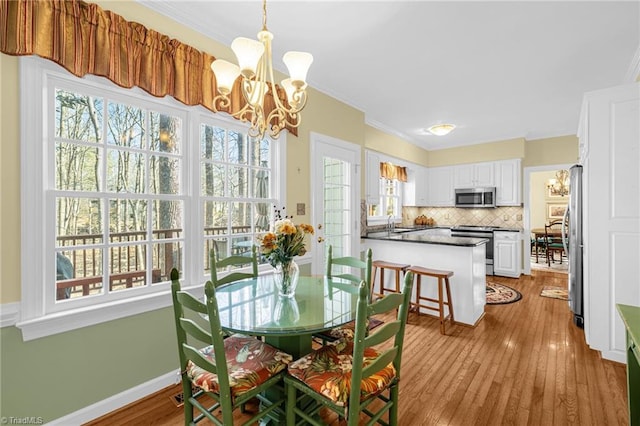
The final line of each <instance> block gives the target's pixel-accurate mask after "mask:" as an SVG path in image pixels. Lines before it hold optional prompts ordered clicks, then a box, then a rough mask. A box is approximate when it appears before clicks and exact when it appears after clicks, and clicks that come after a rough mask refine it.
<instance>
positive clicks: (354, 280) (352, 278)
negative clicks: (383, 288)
mask: <svg viewBox="0 0 640 426" xmlns="http://www.w3.org/2000/svg"><path fill="white" fill-rule="evenodd" d="M372 258H373V253H372V251H371V249H368V250H367V251H366V253H365V256H364V260H363V259H361V258H359V257H354V256H341V257H333V247H332V246H331V245H330V244H329V245H328V246H327V256H326V262H325V276H326V277H327V278H328V279H342V280H344V281H346V283H347V284H351V285H353V286H354V290H355V289H357V286H358V285H359V284H360V282H361V281H363V280H364V282H365V283H367V285H368V286H369V291H370V289H371V269H372ZM354 270H355V271H354ZM356 272H359V274H357V275H356ZM380 323H381V322H380V321H377V320H376V321H373V322H371V325H373V326H376V325H379V324H380ZM354 329H355V321H351V322H349V323H347V324H345V325H343V326H340V327H336V328H333V329H331V330H327V331H323V332H321V333H318V334H317V335H316V337H319V338H320V339H321V340H322V343H323V344H325V343H326V342H331V341H334V340H336V339H353V336H354V332H355V331H354Z"/></svg>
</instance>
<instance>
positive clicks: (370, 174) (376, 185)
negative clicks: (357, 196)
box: [364, 151, 380, 204]
mask: <svg viewBox="0 0 640 426" xmlns="http://www.w3.org/2000/svg"><path fill="white" fill-rule="evenodd" d="M364 155H365V164H366V167H367V169H366V170H365V176H366V180H365V187H366V188H365V191H366V194H365V200H366V202H367V204H378V203H379V202H380V156H379V155H378V154H377V153H375V152H373V151H365V154H364Z"/></svg>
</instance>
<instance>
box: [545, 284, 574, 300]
mask: <svg viewBox="0 0 640 426" xmlns="http://www.w3.org/2000/svg"><path fill="white" fill-rule="evenodd" d="M540 296H542V297H550V298H552V299H561V300H569V294H568V292H567V289H566V288H562V287H554V286H551V285H547V286H544V287H543V288H542V292H541V293H540Z"/></svg>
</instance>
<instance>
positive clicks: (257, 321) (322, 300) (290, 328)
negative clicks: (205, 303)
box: [216, 275, 358, 336]
mask: <svg viewBox="0 0 640 426" xmlns="http://www.w3.org/2000/svg"><path fill="white" fill-rule="evenodd" d="M216 299H217V301H218V309H219V312H220V324H221V326H222V328H223V329H225V330H226V331H229V332H233V333H247V334H256V335H264V336H269V335H271V336H278V335H280V336H286V335H291V334H311V333H317V332H319V331H323V330H328V329H331V328H334V327H337V326H340V325H343V324H345V323H347V322H349V321H352V320H354V319H355V314H356V304H357V301H358V294H357V289H356V287H355V286H354V285H353V284H350V283H345V282H342V281H339V280H331V279H328V278H325V277H322V276H319V277H304V276H301V277H300V278H299V280H298V286H297V288H296V293H295V296H294V297H292V298H284V297H281V296H279V295H278V291H277V289H276V288H275V284H274V282H273V276H272V275H261V276H259V277H258V278H257V279H247V280H242V281H238V282H235V283H231V284H228V285H224V286H221V287H219V288H217V289H216Z"/></svg>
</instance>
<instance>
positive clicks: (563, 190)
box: [547, 170, 569, 197]
mask: <svg viewBox="0 0 640 426" xmlns="http://www.w3.org/2000/svg"><path fill="white" fill-rule="evenodd" d="M547 188H549V191H551V193H552V194H553V195H560V196H562V197H564V196H565V195H567V194H569V172H568V171H567V170H558V171H557V172H556V177H555V178H554V179H549V180H548V181H547Z"/></svg>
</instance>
